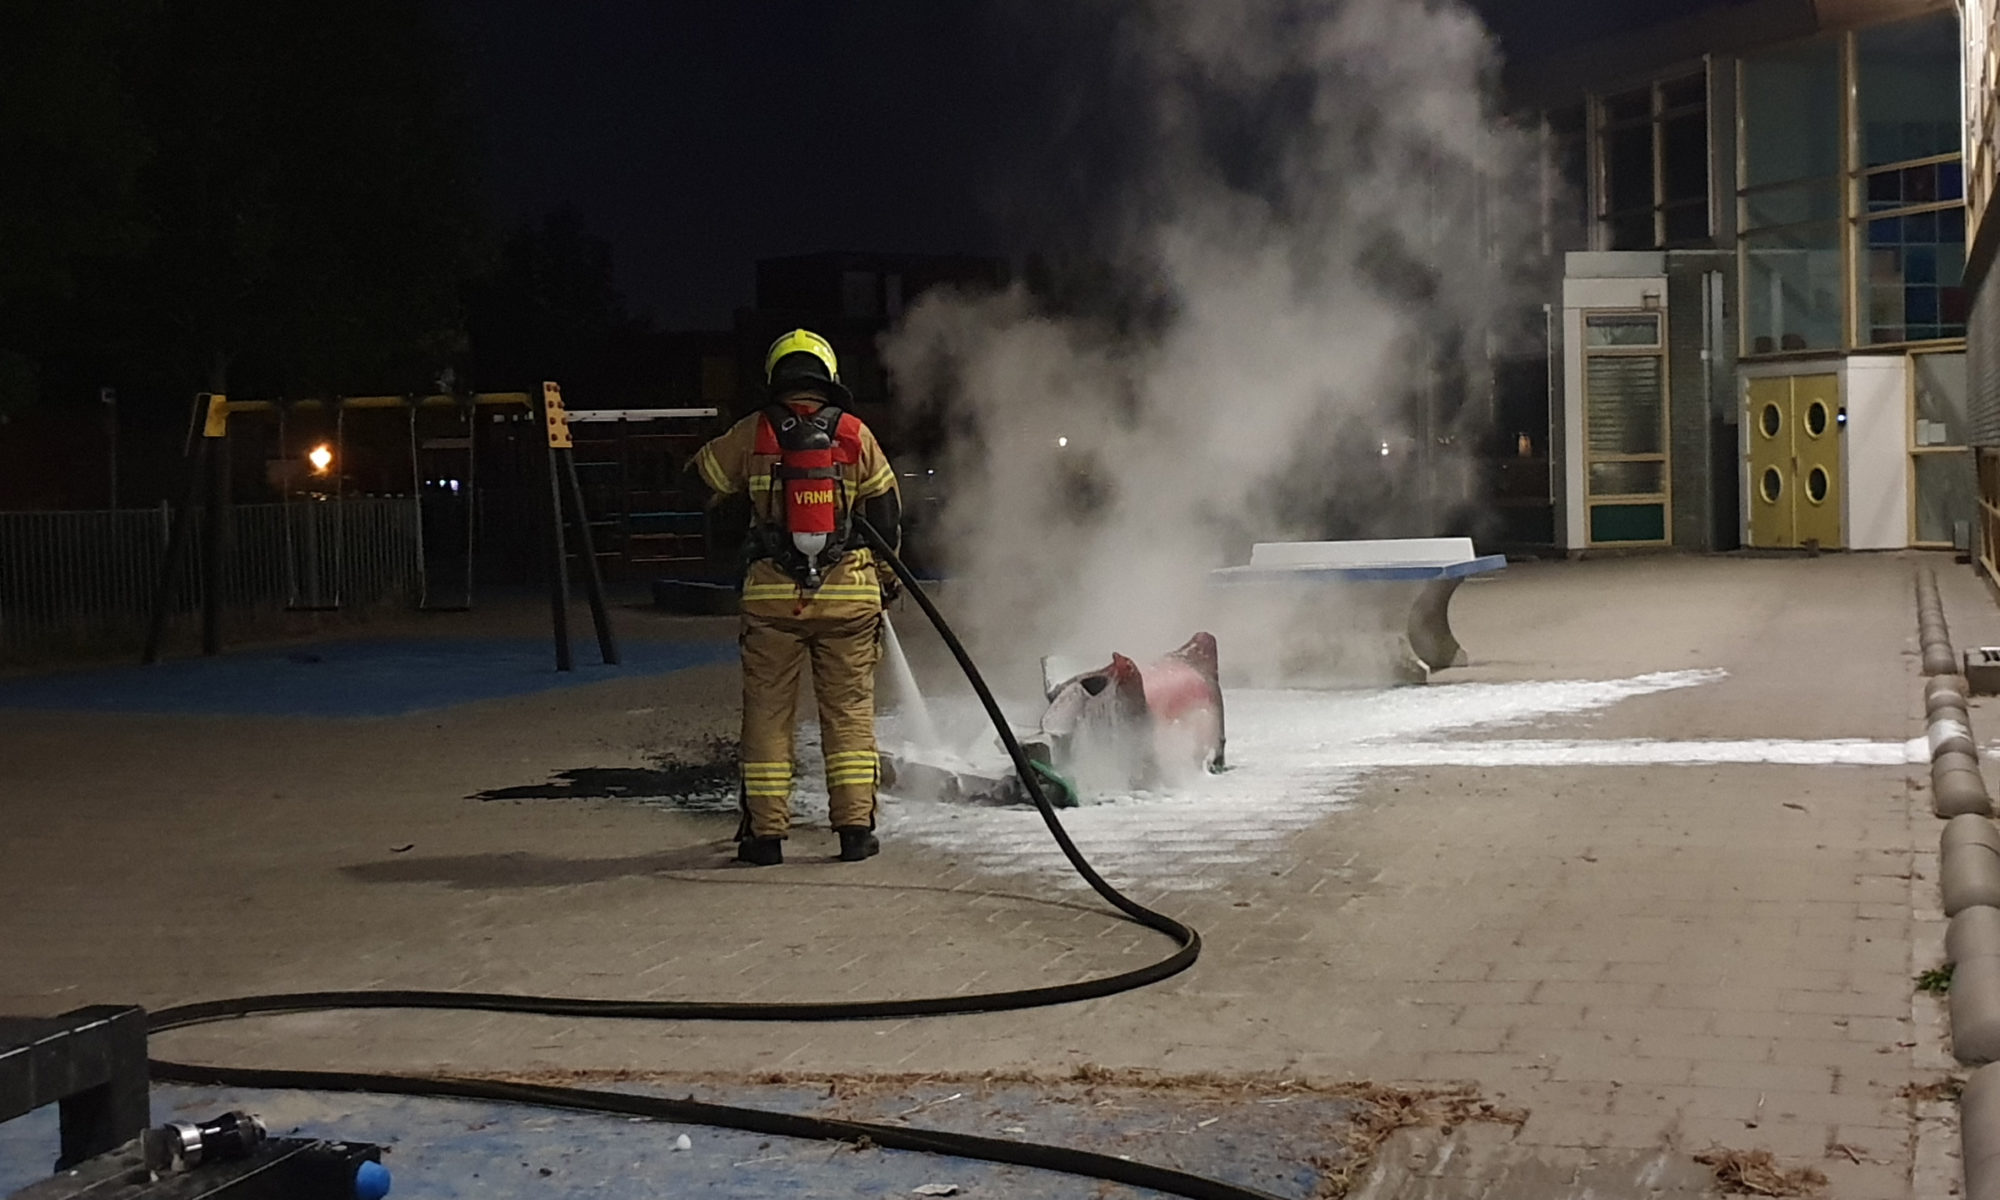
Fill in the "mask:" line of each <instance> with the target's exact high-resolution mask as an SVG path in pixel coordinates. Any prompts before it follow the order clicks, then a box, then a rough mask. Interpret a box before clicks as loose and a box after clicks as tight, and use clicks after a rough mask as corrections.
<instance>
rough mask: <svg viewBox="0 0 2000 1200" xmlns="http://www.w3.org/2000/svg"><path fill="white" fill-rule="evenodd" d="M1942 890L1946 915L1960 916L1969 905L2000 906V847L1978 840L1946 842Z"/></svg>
mask: <svg viewBox="0 0 2000 1200" xmlns="http://www.w3.org/2000/svg"><path fill="white" fill-rule="evenodd" d="M1967 817H1971V819H1972V820H1975V821H1985V820H1986V818H1985V817H1979V816H1973V815H1972V814H1970V813H1967V814H1965V815H1964V816H1959V817H1954V818H1953V820H1958V821H1962V820H1965V819H1966V818H1967ZM1938 858H1939V868H1938V884H1939V888H1938V890H1939V891H1940V892H1941V893H1942V896H1941V899H1942V902H1943V906H1944V915H1945V916H1947V917H1956V916H1957V915H1958V914H1959V913H1962V912H1964V911H1965V910H1966V909H1968V908H1981V907H1985V908H2000V846H1991V845H1980V844H1979V843H1977V842H1961V843H1959V844H1958V845H1955V846H1954V845H1952V844H1950V843H1949V842H1947V843H1945V845H1944V847H1943V848H1942V850H1941V851H1940V852H1939V855H1938Z"/></svg>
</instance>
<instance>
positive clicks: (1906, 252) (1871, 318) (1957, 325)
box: [1860, 243, 1968, 345]
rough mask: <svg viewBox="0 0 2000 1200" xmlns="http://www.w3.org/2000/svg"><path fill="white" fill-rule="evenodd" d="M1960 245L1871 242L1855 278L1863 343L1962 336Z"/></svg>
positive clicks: (1963, 301)
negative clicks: (1876, 243) (1863, 320)
mask: <svg viewBox="0 0 2000 1200" xmlns="http://www.w3.org/2000/svg"><path fill="white" fill-rule="evenodd" d="M1964 278H1965V247H1964V246H1963V245H1937V244H1931V243H1912V244H1905V245H1896V246H1888V247H1883V246H1874V247H1871V248H1869V250H1868V251H1867V259H1866V263H1865V270H1864V271H1863V274H1862V278H1861V280H1860V295H1861V301H1862V305H1863V308H1862V311H1863V312H1864V313H1865V314H1866V319H1865V322H1864V329H1863V334H1864V336H1863V338H1862V340H1863V341H1864V342H1865V343H1868V344H1873V345H1884V344H1890V343H1896V342H1906V341H1907V342H1915V341H1924V340H1927V339H1933V338H1944V337H1962V336H1963V327H1964V325H1965V318H1966V306H1967V303H1968V300H1967V296H1966V292H1965V289H1964V287H1962V286H1961V284H1962V283H1963V281H1964Z"/></svg>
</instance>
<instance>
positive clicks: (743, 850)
mask: <svg viewBox="0 0 2000 1200" xmlns="http://www.w3.org/2000/svg"><path fill="white" fill-rule="evenodd" d="M736 861H737V862H740V863H749V864H750V865H751V866H753V867H775V866H777V865H778V864H779V863H781V862H784V861H785V839H783V838H774V837H750V838H744V839H743V840H742V841H739V842H737V843H736Z"/></svg>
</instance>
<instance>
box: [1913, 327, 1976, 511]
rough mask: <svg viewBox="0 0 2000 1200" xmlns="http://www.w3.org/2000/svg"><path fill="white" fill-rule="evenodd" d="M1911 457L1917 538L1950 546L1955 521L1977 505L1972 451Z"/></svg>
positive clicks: (1973, 509)
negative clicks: (1915, 477) (1914, 477)
mask: <svg viewBox="0 0 2000 1200" xmlns="http://www.w3.org/2000/svg"><path fill="white" fill-rule="evenodd" d="M1923 357H1926V358H1928V357H1929V355H1924V356H1923ZM1912 458H1913V459H1914V462H1913V465H1914V466H1915V468H1916V476H1917V540H1918V541H1920V542H1935V543H1938V544H1941V545H1950V544H1952V543H1953V542H1954V539H1955V535H1956V534H1957V525H1958V523H1959V522H1960V521H1966V522H1970V521H1971V520H1972V518H1973V513H1974V512H1975V511H1976V508H1977V501H1978V497H1979V486H1978V479H1977V478H1976V473H1975V471H1974V469H1973V462H1972V453H1971V452H1970V451H1967V452H1965V453H1963V454H1918V455H1913V456H1912Z"/></svg>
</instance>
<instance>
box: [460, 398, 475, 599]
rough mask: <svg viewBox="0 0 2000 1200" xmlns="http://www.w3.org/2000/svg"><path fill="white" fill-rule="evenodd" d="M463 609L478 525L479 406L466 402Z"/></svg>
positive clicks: (469, 592)
mask: <svg viewBox="0 0 2000 1200" xmlns="http://www.w3.org/2000/svg"><path fill="white" fill-rule="evenodd" d="M461 494H462V495H464V497H465V610H466V611H467V612H471V611H472V571H473V567H474V566H475V565H476V564H477V563H478V559H477V557H476V556H475V555H474V554H473V551H472V547H473V545H474V539H475V538H477V537H478V534H479V527H478V520H479V406H478V405H477V404H474V403H471V402H468V403H467V405H466V409H465V482H464V485H463V490H462V493H461Z"/></svg>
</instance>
